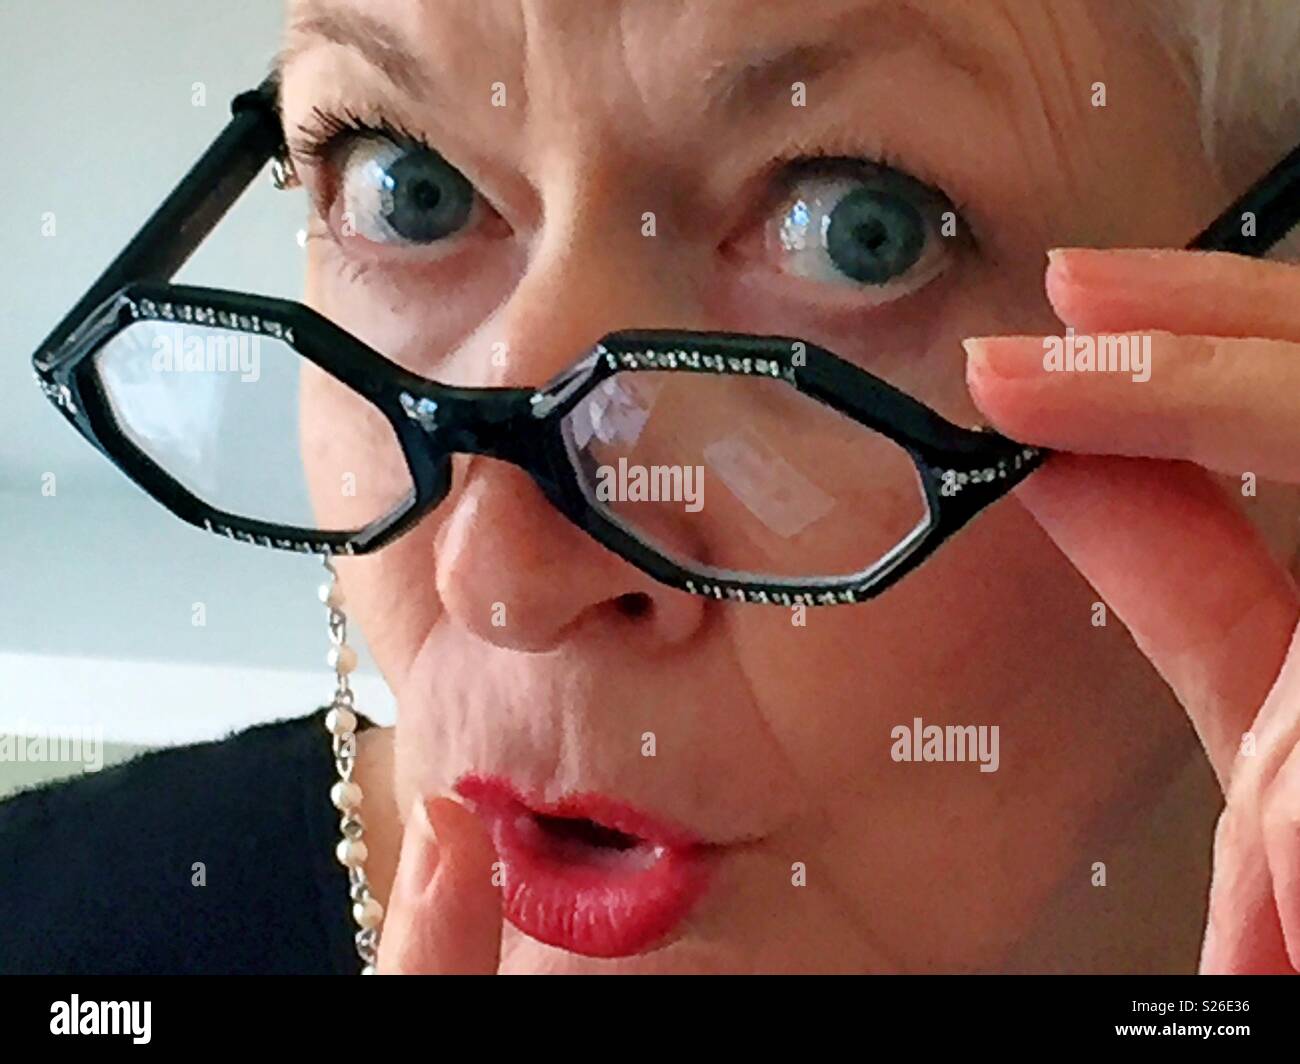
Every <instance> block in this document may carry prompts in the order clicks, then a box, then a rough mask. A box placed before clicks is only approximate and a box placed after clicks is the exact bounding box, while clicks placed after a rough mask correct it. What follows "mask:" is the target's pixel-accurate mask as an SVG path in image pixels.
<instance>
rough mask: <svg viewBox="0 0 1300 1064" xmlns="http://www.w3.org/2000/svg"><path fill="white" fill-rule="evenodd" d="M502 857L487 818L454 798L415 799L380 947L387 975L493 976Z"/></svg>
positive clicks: (496, 958)
mask: <svg viewBox="0 0 1300 1064" xmlns="http://www.w3.org/2000/svg"><path fill="white" fill-rule="evenodd" d="M496 859H497V857H496V851H495V850H494V849H493V847H492V841H491V839H490V838H489V837H488V834H487V831H486V829H485V828H484V827H483V824H482V822H481V821H480V820H479V818H478V817H476V816H475V815H474V814H473V813H471V812H470V811H469V810H468V809H466V808H465V807H464V806H462V805H460V804H459V803H457V802H454V801H452V800H450V799H447V798H434V799H432V800H429V801H427V802H425V801H418V800H417V801H416V803H415V805H414V808H413V809H412V811H411V815H410V817H409V818H408V820H407V824H406V830H405V832H404V833H403V836H402V852H401V856H400V857H399V859H398V867H397V875H396V877H395V879H394V883H393V896H392V898H391V900H390V902H389V911H388V915H387V917H386V919H385V922H384V929H383V935H382V936H381V940H380V948H379V965H378V968H379V971H380V972H381V973H383V974H385V975H474V974H482V975H490V974H492V973H494V972H495V971H496V970H497V966H498V965H499V963H500V959H501V893H500V890H499V889H498V888H497V887H496V886H495V885H494V884H493V882H492V879H493V876H492V873H493V862H495V861H496Z"/></svg>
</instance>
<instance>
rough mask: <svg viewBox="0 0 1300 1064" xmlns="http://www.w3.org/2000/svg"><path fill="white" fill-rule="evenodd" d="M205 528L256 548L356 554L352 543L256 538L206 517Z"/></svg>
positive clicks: (326, 553)
mask: <svg viewBox="0 0 1300 1064" xmlns="http://www.w3.org/2000/svg"><path fill="white" fill-rule="evenodd" d="M203 527H204V528H206V529H207V530H208V531H209V532H216V533H217V534H218V535H222V536H226V537H227V538H228V539H235V540H238V541H239V542H240V543H252V544H253V545H254V546H258V547H279V548H280V549H281V550H296V551H298V552H300V553H302V554H324V555H326V556H329V555H334V554H355V553H356V551H355V549H354V548H353V546H352V544H351V543H343V544H340V545H338V546H335V545H334V544H333V543H324V542H319V541H316V540H310V539H281V538H280V537H279V536H276V537H271V536H255V535H253V534H252V533H251V532H245V531H244V530H243V529H240V528H231V527H230V525H225V524H221V523H220V522H217V521H212V520H210V519H209V518H206V517H205V518H204V519H203Z"/></svg>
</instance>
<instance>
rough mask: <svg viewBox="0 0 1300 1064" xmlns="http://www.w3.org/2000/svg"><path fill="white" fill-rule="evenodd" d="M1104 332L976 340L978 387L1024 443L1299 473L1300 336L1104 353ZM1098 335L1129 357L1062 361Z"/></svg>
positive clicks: (1170, 340) (1157, 343) (971, 358)
mask: <svg viewBox="0 0 1300 1064" xmlns="http://www.w3.org/2000/svg"><path fill="white" fill-rule="evenodd" d="M1297 302H1298V303H1300V300H1297ZM1096 340H1097V338H1096V337H1093V336H1091V334H1089V335H1088V336H1086V337H1085V336H1075V337H1073V338H1070V337H1065V338H1059V337H1050V338H1048V337H1032V336H1029V337H1023V336H1005V337H990V338H978V339H970V340H967V341H965V346H966V351H967V354H968V359H967V382H968V384H969V385H970V389H971V394H972V395H973V396H974V398H975V402H976V403H977V404H978V405H979V407H980V409H981V410H982V411H983V412H984V413H985V415H986V416H987V417H988V418H989V419H990V420H991V421H992V422H993V424H994V425H995V426H996V427H997V428H998V429H999V431H1001V432H1003V433H1004V434H1005V435H1007V436H1010V437H1011V438H1012V439H1015V440H1021V441H1023V442H1025V443H1036V444H1040V445H1043V446H1047V447H1053V448H1057V449H1059V450H1066V451H1075V452H1078V453H1082V454H1121V455H1130V456H1141V457H1147V458H1169V459H1185V460H1187V461H1190V462H1195V463H1197V464H1198V465H1202V466H1204V467H1205V468H1207V469H1213V470H1215V471H1217V472H1220V473H1229V474H1232V475H1234V476H1240V475H1241V474H1242V473H1247V472H1249V473H1254V474H1255V475H1256V476H1259V477H1264V478H1268V479H1273V480H1282V481H1288V482H1291V483H1300V343H1291V342H1287V341H1283V340H1239V339H1223V338H1219V337H1212V336H1175V335H1173V334H1170V333H1154V334H1147V335H1144V336H1141V337H1139V336H1125V337H1122V338H1121V341H1122V343H1123V344H1124V345H1126V346H1125V347H1123V348H1111V349H1110V353H1109V354H1099V353H1098V352H1099V351H1101V348H1099V347H1096ZM1088 342H1091V343H1093V344H1094V347H1095V350H1094V354H1095V355H1096V357H1097V358H1098V359H1100V358H1106V359H1107V361H1108V363H1111V362H1112V361H1113V364H1115V365H1117V366H1120V367H1124V368H1123V369H1121V370H1120V371H1117V372H1109V371H1108V372H1099V371H1096V370H1087V369H1079V370H1074V371H1069V370H1064V371H1062V370H1060V369H1059V368H1057V367H1059V366H1060V365H1061V364H1062V362H1063V361H1064V359H1066V358H1069V359H1071V361H1065V362H1064V364H1065V365H1067V366H1069V365H1078V364H1079V363H1078V361H1077V360H1078V358H1079V357H1080V354H1081V352H1083V351H1084V349H1083V347H1082V345H1084V344H1085V343H1088ZM1109 342H1110V341H1109V340H1108V341H1107V343H1109ZM1067 350H1068V351H1069V352H1070V353H1069V354H1066V353H1065V352H1066V351H1067ZM1144 377H1145V378H1146V379H1143V378H1144Z"/></svg>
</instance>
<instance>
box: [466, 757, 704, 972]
mask: <svg viewBox="0 0 1300 1064" xmlns="http://www.w3.org/2000/svg"><path fill="white" fill-rule="evenodd" d="M455 789H456V791H457V793H458V794H460V795H461V797H463V798H465V799H466V800H467V801H468V802H469V803H470V804H471V806H472V807H473V808H474V810H475V811H476V812H477V813H478V815H479V816H480V817H481V818H482V819H483V821H484V823H485V824H486V825H487V826H488V830H489V832H490V833H491V836H492V842H493V844H494V845H495V847H496V850H497V855H498V857H500V859H501V862H502V865H503V870H504V879H503V883H502V898H503V902H504V908H505V915H506V919H508V920H509V921H510V923H511V924H512V925H513V926H515V927H516V928H518V929H519V930H520V931H522V932H524V933H525V934H527V935H529V936H531V937H533V938H536V939H537V940H539V941H541V942H545V943H547V944H548V945H552V946H559V947H560V948H562V949H567V950H570V951H572V952H574V953H581V954H585V955H587V956H592V957H620V956H627V955H629V954H633V953H640V952H643V951H644V950H646V949H649V948H650V947H652V946H654V945H656V944H657V943H659V942H661V941H662V940H663V939H664V938H665V937H666V936H667V935H669V934H670V933H671V932H672V931H673V929H674V928H676V927H677V926H678V925H679V924H680V923H681V922H682V921H683V920H684V919H685V917H686V914H687V913H688V912H689V911H690V909H691V908H692V907H693V906H694V904H695V902H696V901H698V899H699V898H700V896H701V895H702V894H703V893H704V890H705V888H706V887H707V883H708V878H709V870H710V866H711V863H712V862H711V857H712V849H713V848H711V847H708V846H706V845H704V844H703V843H702V842H700V841H698V840H696V839H694V838H693V837H691V836H690V835H689V834H688V833H686V832H683V831H682V830H681V829H679V828H676V827H672V826H667V825H662V824H659V823H657V822H654V821H652V820H651V819H650V818H649V817H647V816H646V815H645V814H643V813H641V812H640V811H638V810H634V809H632V808H631V807H629V806H626V805H624V804H623V803H621V802H618V801H616V800H614V799H610V798H606V797H604V796H603V795H578V796H573V797H569V798H566V799H565V800H563V801H561V802H558V803H550V804H547V805H545V806H542V807H541V808H538V805H539V803H531V804H526V803H525V802H524V800H523V799H522V798H521V797H520V796H519V795H518V793H517V792H516V790H515V789H514V787H513V786H511V785H510V783H509V782H508V781H504V780H501V779H499V778H494V777H481V776H466V777H464V778H462V779H461V780H460V781H459V782H458V783H457V785H456V788H455Z"/></svg>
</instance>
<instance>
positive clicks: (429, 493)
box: [33, 76, 1300, 606]
mask: <svg viewBox="0 0 1300 1064" xmlns="http://www.w3.org/2000/svg"><path fill="white" fill-rule="evenodd" d="M232 111H233V118H232V120H231V121H230V123H229V124H228V125H227V127H226V128H225V130H224V131H223V132H222V133H221V134H220V135H219V136H218V137H217V139H216V141H215V142H214V143H213V145H212V146H211V147H210V148H209V149H208V150H207V151H206V152H205V153H204V154H203V156H202V157H201V158H200V159H199V161H198V162H197V163H196V164H195V165H194V167H193V168H192V169H191V170H190V172H189V173H188V174H187V175H186V176H185V177H184V178H183V179H182V181H181V182H180V184H179V185H178V186H177V188H176V189H175V191H173V192H172V194H171V195H170V196H168V197H167V199H166V200H165V201H164V202H163V204H162V206H161V207H160V208H159V209H158V210H157V211H156V212H155V214H154V215H153V217H151V218H150V219H149V220H148V222H146V223H145V225H144V226H143V228H142V229H141V230H140V232H139V233H138V234H137V235H136V237H135V238H134V239H133V240H132V241H131V243H130V244H129V245H128V246H127V247H126V249H125V250H124V251H123V252H122V253H121V254H120V255H119V256H118V257H117V259H115V260H114V261H113V263H112V264H111V265H110V266H109V267H108V269H107V270H106V271H105V273H104V274H103V276H102V277H101V278H100V279H99V280H98V281H97V282H96V283H95V284H94V285H93V286H92V287H91V289H90V290H89V291H88V292H87V293H86V295H85V296H84V297H83V298H82V299H81V300H80V301H79V302H78V303H77V305H76V306H75V307H74V308H73V309H72V310H71V311H70V312H69V313H68V314H67V316H66V317H65V318H64V319H63V321H62V322H60V324H59V325H58V326H57V327H56V328H55V330H54V331H53V333H52V334H51V335H50V336H49V337H48V338H47V339H46V341H45V342H44V343H43V344H42V345H41V347H40V348H39V349H38V351H37V352H36V354H35V356H34V358H33V364H34V366H35V370H36V377H37V380H38V382H39V383H40V386H41V387H42V389H43V390H44V391H45V393H46V395H47V396H48V397H49V398H50V399H51V400H52V401H53V402H54V403H55V404H56V405H57V407H58V408H59V409H60V410H61V411H62V412H63V414H64V415H65V417H66V418H67V419H68V420H69V421H71V422H72V424H73V425H74V426H75V427H76V428H77V430H78V431H79V432H80V433H81V434H82V435H83V436H84V437H85V438H86V439H87V440H89V441H90V443H91V444H93V445H94V446H95V447H96V448H98V449H99V451H101V452H102V453H103V454H104V455H105V456H106V457H107V458H108V459H109V460H110V461H111V462H113V463H114V464H115V465H117V466H118V467H119V468H120V469H121V470H122V471H123V472H125V473H126V474H127V476H129V477H130V478H131V479H132V480H134V481H135V483H136V484H138V485H139V486H140V487H141V488H143V489H144V490H145V491H146V492H148V493H149V494H150V495H151V496H153V498H154V499H156V500H157V501H158V502H160V503H162V504H163V505H164V506H165V507H166V508H167V509H169V510H170V511H171V512H172V513H173V514H175V515H176V516H178V517H180V518H181V519H182V520H184V521H187V522H189V523H190V524H193V525H196V526H199V527H202V528H205V529H207V530H208V531H210V532H214V533H218V534H222V535H225V536H229V537H231V538H233V539H237V540H242V541H245V542H248V543H254V544H258V545H261V546H265V547H272V548H279V549H283V550H294V551H302V552H308V553H319V554H325V555H331V554H348V555H350V554H366V553H368V552H371V551H374V550H377V549H379V548H380V547H383V546H384V545H386V544H388V543H390V542H392V541H393V540H394V539H396V538H397V537H398V536H400V535H401V534H402V533H403V532H405V531H406V530H408V529H409V528H411V527H412V526H413V525H414V524H415V523H416V522H418V521H419V520H420V519H421V518H422V517H424V516H425V515H426V514H428V513H429V512H430V511H431V510H432V509H433V508H434V507H436V506H437V505H438V504H439V503H440V502H441V501H442V500H443V499H444V498H446V496H447V494H448V492H449V490H450V487H451V480H452V476H451V470H452V456H453V455H456V454H463V455H484V456H488V457H491V458H496V459H500V460H502V461H505V462H509V463H512V464H513V465H515V466H517V467H519V468H521V469H523V470H524V471H526V472H527V473H528V475H529V476H530V477H531V478H532V480H533V481H534V482H535V483H536V484H537V486H538V488H539V489H540V490H541V492H542V494H543V495H544V496H545V497H546V498H547V499H548V500H549V501H550V503H551V504H552V505H553V506H555V507H556V509H558V510H559V511H560V512H561V513H563V514H564V515H565V516H566V517H567V518H568V519H569V520H570V521H571V522H573V523H574V524H575V525H577V526H578V527H579V528H581V529H583V530H584V531H585V532H587V533H588V534H589V535H590V536H592V537H593V538H594V539H595V540H597V541H598V542H599V543H601V544H602V545H604V546H605V547H607V548H609V549H610V550H612V551H614V552H615V553H617V554H618V555H620V556H621V557H623V558H625V559H626V560H627V561H629V562H631V563H632V564H633V565H635V566H637V567H638V568H640V569H641V570H643V571H644V572H646V573H648V574H649V575H650V576H652V577H654V578H655V579H656V580H659V581H661V582H662V583H665V584H668V585H671V586H673V587H676V588H680V589H682V590H685V591H688V592H691V593H694V594H698V595H707V596H711V597H714V598H718V599H731V600H736V601H742V602H757V603H775V604H780V605H784V606H790V605H799V604H802V605H808V606H813V605H837V604H842V603H854V602H861V601H863V600H865V599H868V598H871V597H872V596H874V595H876V594H878V593H879V592H880V591H882V590H884V589H885V588H886V587H888V586H889V585H891V584H892V583H894V582H895V581H896V580H898V579H899V578H901V577H902V576H903V575H905V574H906V573H907V572H909V571H911V570H912V569H914V568H915V567H916V566H917V565H919V564H920V563H921V562H922V561H923V560H924V559H925V558H926V557H928V556H929V555H930V554H931V552H933V551H934V550H935V549H936V548H937V547H938V546H939V545H940V544H941V543H942V542H943V541H944V540H945V539H947V538H948V537H949V536H951V535H952V534H953V533H954V532H956V531H957V530H958V529H959V528H961V527H962V526H963V525H964V524H966V522H967V521H969V520H970V519H971V518H973V517H974V516H975V515H976V514H977V513H978V512H979V511H980V510H982V509H984V508H985V507H986V506H988V505H989V504H990V503H992V502H994V501H995V500H997V499H999V498H1001V497H1002V496H1003V495H1005V494H1007V492H1009V491H1010V490H1011V489H1012V488H1013V487H1014V486H1015V485H1016V484H1017V483H1019V482H1020V481H1021V480H1022V479H1023V478H1024V477H1025V476H1027V475H1028V474H1029V473H1030V472H1031V471H1032V470H1033V469H1034V468H1035V467H1036V466H1038V465H1039V464H1040V463H1041V462H1042V461H1043V460H1044V458H1045V457H1046V452H1044V451H1042V450H1040V449H1038V448H1035V447H1029V446H1025V445H1023V444H1019V443H1016V442H1014V441H1012V440H1008V439H1006V438H1005V437H1002V436H1000V435H998V434H997V433H994V432H992V431H987V430H980V429H965V428H960V427H958V426H956V425H954V424H952V423H950V422H949V421H947V420H945V419H944V418H942V417H940V416H939V415H938V414H936V413H935V412H934V411H932V410H931V409H930V408H929V407H927V406H926V405H924V404H923V403H921V402H919V401H917V400H916V399H913V398H912V397H910V396H908V395H906V394H904V393H903V392H901V391H899V390H898V389H896V388H894V387H892V386H891V385H889V384H887V383H885V382H884V381H882V380H880V379H879V378H877V377H875V376H873V375H872V374H870V373H868V372H866V371H865V370H862V369H860V368H858V367H857V366H855V365H853V364H852V363H850V362H848V361H845V360H844V359H841V358H839V357H837V356H836V355H834V354H832V353H831V352H830V351H827V350H825V349H823V348H821V347H818V346H817V345H816V344H812V343H809V342H807V341H803V340H798V339H793V338H786V337H774V336H750V335H743V334H734V333H699V332H672V331H665V330H654V331H629V332H616V333H611V334H609V335H607V336H605V337H604V338H603V339H602V340H601V341H600V342H599V343H598V344H596V345H595V347H594V348H592V349H591V350H590V351H588V352H587V353H586V354H585V355H584V357H582V358H581V359H580V360H579V361H578V362H577V363H576V364H574V365H573V366H572V367H570V368H569V369H568V370H567V371H565V372H564V373H562V374H560V375H559V376H558V377H557V378H555V379H554V380H552V381H551V383H549V384H547V385H545V386H543V387H540V388H538V389H532V388H457V387H448V386H446V385H443V384H439V383H437V382H435V381H432V380H428V379H426V378H424V377H421V376H418V375H416V374H413V373H411V372H409V371H408V370H406V369H404V368H403V367H401V366H398V365H396V364H395V363H393V362H391V361H390V360H388V359H387V358H385V357H384V356H383V355H381V354H380V353H379V352H377V351H375V350H374V349H373V348H371V347H369V346H368V345H366V344H364V343H362V342H361V341H360V340H358V339H357V338H356V337H354V336H352V335H351V334H350V333H348V332H347V331H345V330H343V329H341V328H339V327H338V326H337V325H335V324H334V323H332V322H330V321H329V320H328V319H326V318H325V317H323V316H322V315H320V314H318V313H317V312H315V311H314V310H312V309H310V308H309V307H306V306H304V305H302V304H299V303H295V302H288V301H284V300H279V299H272V298H268V297H263V296H257V295H250V294H245V293H240V292H232V291H224V290H218V289H211V288H198V287H191V286H183V285H174V284H170V283H168V282H169V281H170V279H171V278H172V277H173V276H174V275H175V273H176V272H177V271H178V270H179V269H180V267H181V266H182V265H183V264H184V262H185V261H186V260H187V259H188V258H189V257H190V255H191V254H193V252H194V251H195V250H196V249H197V248H198V246H199V245H200V244H201V243H202V241H203V240H204V239H205V238H206V237H207V235H208V234H209V233H210V232H211V231H212V229H213V228H214V227H215V226H216V224H217V223H218V222H219V221H220V220H221V218H222V217H223V216H224V215H225V214H226V212H227V211H228V210H229V209H230V207H231V206H232V205H233V203H234V202H235V200H236V199H237V198H238V197H239V196H240V194H241V193H242V192H243V191H244V190H245V189H246V188H247V187H248V186H249V184H251V182H252V181H253V179H254V178H255V177H256V176H257V174H258V173H259V172H260V171H261V170H262V169H263V167H264V166H265V165H266V164H267V163H268V162H272V163H273V165H274V168H275V170H274V173H273V176H274V177H275V178H276V179H277V183H278V184H281V185H283V184H285V183H286V179H287V175H288V174H289V172H290V171H289V166H290V164H289V159H288V154H287V151H286V148H285V145H284V138H283V131H282V128H281V121H280V115H279V110H278V85H277V82H276V78H275V77H274V76H272V77H271V78H268V79H267V81H266V82H264V83H263V84H262V85H261V86H259V88H257V89H255V90H253V91H251V92H247V93H244V94H242V95H240V96H238V97H237V98H236V99H235V100H234V102H233V104H232ZM1298 188H1300V149H1297V151H1295V152H1293V153H1292V154H1291V155H1290V156H1288V158H1287V159H1286V160H1284V162H1283V163H1282V164H1280V165H1279V166H1278V167H1276V168H1275V169H1274V170H1273V171H1272V172H1270V174H1269V175H1268V176H1267V177H1265V178H1264V180H1263V181H1261V182H1260V183H1258V184H1257V185H1256V186H1254V187H1253V188H1252V189H1251V190H1250V192H1248V193H1247V194H1246V195H1245V196H1243V197H1242V198H1241V199H1240V200H1238V202H1237V203H1235V204H1233V206H1232V207H1230V208H1229V209H1228V211H1226V212H1225V213H1224V214H1223V215H1222V216H1221V217H1220V218H1219V219H1218V220H1217V221H1216V222H1215V223H1214V224H1213V225H1211V226H1210V227H1209V228H1207V229H1206V230H1205V231H1204V232H1203V233H1202V234H1201V235H1200V236H1199V237H1198V238H1197V239H1196V240H1195V241H1193V242H1192V244H1191V245H1190V247H1192V248H1200V249H1205V250H1211V249H1213V250H1227V251H1235V252H1238V253H1242V254H1253V255H1262V254H1264V253H1265V252H1266V251H1267V250H1268V248H1270V247H1271V246H1272V245H1273V244H1274V243H1276V242H1277V241H1278V240H1280V239H1281V238H1282V237H1283V236H1284V235H1285V234H1286V232H1287V231H1288V230H1289V229H1290V228H1291V227H1292V226H1293V225H1294V224H1295V223H1296V221H1297V220H1298V219H1300V200H1298V198H1297V196H1296V192H1297V189H1298ZM1248 211H1249V212H1251V213H1252V214H1253V215H1254V217H1255V227H1254V230H1253V235H1244V234H1243V227H1242V225H1241V218H1242V215H1243V214H1245V213H1246V212H1248ZM252 385H256V387H252ZM706 475H707V481H708V482H707V487H708V491H707V494H706V492H705V487H706V484H705V477H706Z"/></svg>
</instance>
